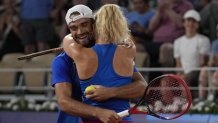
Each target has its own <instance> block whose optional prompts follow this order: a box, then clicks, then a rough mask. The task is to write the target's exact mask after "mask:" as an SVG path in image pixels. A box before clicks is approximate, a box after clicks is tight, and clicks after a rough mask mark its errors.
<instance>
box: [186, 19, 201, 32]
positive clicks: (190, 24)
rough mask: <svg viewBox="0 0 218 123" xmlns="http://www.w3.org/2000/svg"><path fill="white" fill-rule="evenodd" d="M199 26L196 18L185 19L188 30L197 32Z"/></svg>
mask: <svg viewBox="0 0 218 123" xmlns="http://www.w3.org/2000/svg"><path fill="white" fill-rule="evenodd" d="M198 26H199V24H198V22H197V21H196V20H194V19H193V18H187V19H185V22H184V27H185V30H186V31H188V32H197V30H198Z"/></svg>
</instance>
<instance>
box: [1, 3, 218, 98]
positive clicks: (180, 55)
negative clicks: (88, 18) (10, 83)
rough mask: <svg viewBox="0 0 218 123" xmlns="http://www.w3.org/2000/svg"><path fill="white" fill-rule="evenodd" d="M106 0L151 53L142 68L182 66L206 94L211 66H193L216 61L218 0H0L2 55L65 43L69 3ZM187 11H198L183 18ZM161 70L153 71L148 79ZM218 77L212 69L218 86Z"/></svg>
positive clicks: (142, 50) (190, 80)
mask: <svg viewBox="0 0 218 123" xmlns="http://www.w3.org/2000/svg"><path fill="white" fill-rule="evenodd" d="M107 3H113V4H118V5H120V7H121V9H122V11H123V13H124V15H125V16H126V18H127V20H128V23H129V29H130V30H131V33H132V35H133V37H134V40H135V43H136V46H137V52H140V53H146V54H148V55H149V60H150V64H149V66H144V67H182V68H184V72H178V74H179V75H180V76H182V77H183V78H184V79H185V80H186V81H187V83H188V84H189V85H190V86H196V87H199V89H200V91H199V95H198V94H196V95H198V96H199V97H200V98H201V99H204V98H206V97H207V94H206V91H205V90H204V89H202V88H203V87H206V86H207V85H208V82H207V80H208V79H207V78H208V73H207V71H205V70H204V69H202V70H201V71H193V70H192V69H190V68H191V67H206V66H209V67H217V66H218V55H217V54H218V38H217V36H218V27H217V24H218V0H2V1H0V4H1V7H0V12H1V13H0V59H2V57H3V56H4V55H5V54H7V53H13V52H22V53H26V54H28V53H32V52H37V51H42V50H46V49H49V48H54V47H59V46H61V40H62V39H63V37H64V36H65V35H66V34H67V33H69V30H68V29H67V25H66V23H65V19H64V18H65V14H66V11H67V10H68V8H70V7H72V6H73V5H77V4H85V5H87V6H89V7H90V8H91V9H92V10H93V11H95V10H97V9H98V8H99V7H100V6H101V5H103V4H107ZM189 10H196V11H191V15H189V16H188V15H187V16H188V17H190V18H185V14H186V12H188V11H189ZM189 14H190V13H189ZM198 14H200V16H199V19H198V17H196V16H197V15H198ZM159 74H163V73H157V72H155V73H154V74H152V73H151V74H150V79H152V78H154V75H155V76H157V75H159ZM217 81H218V73H217V72H216V71H214V72H213V77H212V83H213V85H214V86H217V85H218V82H217ZM217 87H218V86H217ZM196 95H194V96H196ZM196 97H197V96H196Z"/></svg>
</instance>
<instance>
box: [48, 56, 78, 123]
mask: <svg viewBox="0 0 218 123" xmlns="http://www.w3.org/2000/svg"><path fill="white" fill-rule="evenodd" d="M62 82H68V83H71V84H72V88H73V92H72V93H73V95H72V98H74V99H76V100H80V101H81V91H80V85H79V79H78V75H77V71H76V67H75V64H74V62H73V60H72V59H71V58H70V57H69V56H67V54H66V53H64V52H63V53H61V54H60V55H58V56H57V57H56V58H55V59H54V60H53V62H52V82H51V85H52V86H53V87H54V86H55V84H57V83H62ZM79 121H80V118H79V117H75V116H72V115H68V114H66V113H64V112H62V111H61V110H59V115H58V120H57V123H79Z"/></svg>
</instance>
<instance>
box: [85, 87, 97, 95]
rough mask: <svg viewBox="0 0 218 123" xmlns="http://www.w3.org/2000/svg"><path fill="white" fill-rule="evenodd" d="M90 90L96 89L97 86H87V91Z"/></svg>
mask: <svg viewBox="0 0 218 123" xmlns="http://www.w3.org/2000/svg"><path fill="white" fill-rule="evenodd" d="M90 90H95V86H94V85H90V86H88V87H86V89H85V93H86V92H87V91H90Z"/></svg>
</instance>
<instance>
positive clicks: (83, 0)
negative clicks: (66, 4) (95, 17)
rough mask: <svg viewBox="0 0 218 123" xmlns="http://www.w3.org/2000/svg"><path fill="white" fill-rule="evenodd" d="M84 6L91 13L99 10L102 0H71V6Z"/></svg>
mask: <svg viewBox="0 0 218 123" xmlns="http://www.w3.org/2000/svg"><path fill="white" fill-rule="evenodd" d="M78 4H84V5H87V6H88V7H89V8H90V9H92V10H93V11H95V10H97V9H99V8H100V6H101V5H102V0H73V5H78Z"/></svg>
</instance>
